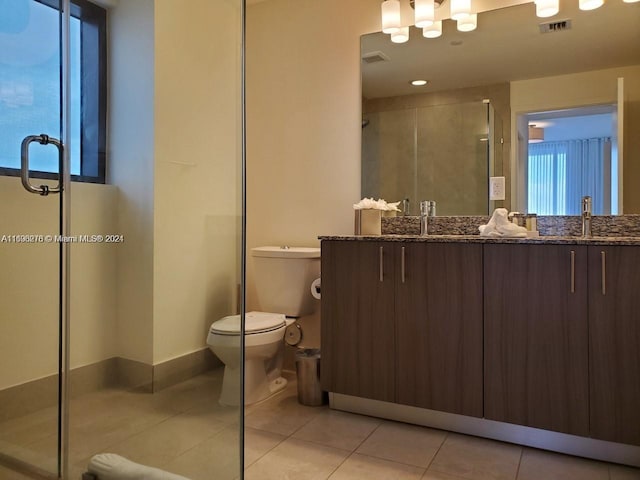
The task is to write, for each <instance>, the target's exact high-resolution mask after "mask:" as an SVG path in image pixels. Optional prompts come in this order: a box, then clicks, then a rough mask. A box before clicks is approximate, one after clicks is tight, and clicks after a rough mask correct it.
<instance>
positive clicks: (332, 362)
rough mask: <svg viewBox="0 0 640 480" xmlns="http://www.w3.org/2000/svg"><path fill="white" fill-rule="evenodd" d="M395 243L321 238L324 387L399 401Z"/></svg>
mask: <svg viewBox="0 0 640 480" xmlns="http://www.w3.org/2000/svg"><path fill="white" fill-rule="evenodd" d="M393 267H394V259H393V243H390V242H387V243H384V242H368V241H326V240H324V241H323V242H322V299H321V307H322V313H321V315H322V325H321V332H322V356H321V369H320V371H321V382H322V386H323V389H324V390H327V391H330V392H336V393H343V394H346V395H354V396H358V397H364V398H372V399H376V400H384V401H387V402H393V401H395V391H394V389H395V369H396V365H395V348H394V344H395V338H394V311H393V308H394V281H395V278H394V276H395V274H394V268H393Z"/></svg>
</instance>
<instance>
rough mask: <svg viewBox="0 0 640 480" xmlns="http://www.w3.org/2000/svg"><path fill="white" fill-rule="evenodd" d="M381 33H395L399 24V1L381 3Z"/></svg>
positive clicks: (389, 0) (387, 0)
mask: <svg viewBox="0 0 640 480" xmlns="http://www.w3.org/2000/svg"><path fill="white" fill-rule="evenodd" d="M381 9H382V31H383V33H396V32H397V31H398V30H400V27H401V26H402V25H401V24H400V0H385V1H384V2H382V7H381Z"/></svg>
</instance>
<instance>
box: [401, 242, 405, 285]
mask: <svg viewBox="0 0 640 480" xmlns="http://www.w3.org/2000/svg"><path fill="white" fill-rule="evenodd" d="M400 271H401V272H402V283H404V247H402V262H401V263H400Z"/></svg>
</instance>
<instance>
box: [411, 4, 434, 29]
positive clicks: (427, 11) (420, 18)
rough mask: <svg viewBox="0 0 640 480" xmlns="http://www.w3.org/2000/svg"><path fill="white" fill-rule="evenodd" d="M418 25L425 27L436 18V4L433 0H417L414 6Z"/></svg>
mask: <svg viewBox="0 0 640 480" xmlns="http://www.w3.org/2000/svg"><path fill="white" fill-rule="evenodd" d="M413 8H415V10H416V12H415V20H416V27H418V28H425V27H429V26H431V25H433V22H435V20H436V5H435V2H434V1H433V0H415V3H414V7H413Z"/></svg>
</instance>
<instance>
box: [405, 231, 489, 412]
mask: <svg viewBox="0 0 640 480" xmlns="http://www.w3.org/2000/svg"><path fill="white" fill-rule="evenodd" d="M402 249H404V252H403V250H402ZM395 256H396V263H397V267H396V351H397V361H398V364H397V378H396V386H397V387H396V388H397V395H398V398H397V401H398V403H401V404H405V405H413V406H417V407H423V408H430V409H434V410H439V411H444V412H451V413H458V414H463V415H470V416H475V417H482V246H481V245H469V244H452V243H438V244H436V243H406V244H402V245H400V244H398V245H397V247H396V252H395ZM403 257H404V269H403V267H402V259H403ZM403 270H404V271H403ZM403 276H404V278H403Z"/></svg>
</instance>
